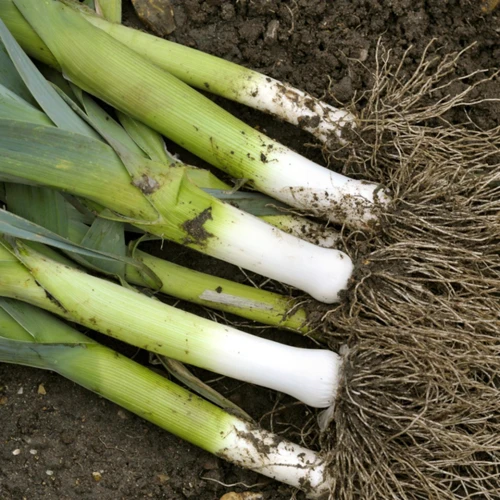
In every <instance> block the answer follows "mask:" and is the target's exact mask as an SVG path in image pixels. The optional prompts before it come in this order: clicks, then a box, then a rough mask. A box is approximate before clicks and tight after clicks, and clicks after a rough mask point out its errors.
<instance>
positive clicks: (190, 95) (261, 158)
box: [0, 0, 389, 230]
mask: <svg viewBox="0 0 500 500" xmlns="http://www.w3.org/2000/svg"><path fill="white" fill-rule="evenodd" d="M16 7H17V8H16ZM18 9H19V10H18ZM0 15H1V18H2V19H3V20H4V22H5V23H6V24H7V26H8V27H9V28H10V29H11V30H12V32H13V34H14V36H16V37H17V38H18V39H19V41H20V42H21V44H22V45H23V47H24V48H25V50H26V51H27V52H28V53H30V54H31V55H32V56H34V57H40V53H41V52H43V53H44V55H43V56H42V57H41V59H42V60H43V61H45V62H51V63H53V64H54V63H55V64H54V66H55V67H57V68H60V69H61V70H62V71H63V73H64V75H65V76H66V78H68V79H70V80H71V81H72V82H74V83H75V84H77V85H78V86H79V87H80V88H82V89H83V90H85V91H87V92H89V93H90V94H92V95H94V96H96V97H99V98H100V99H102V100H103V101H105V102H107V103H108V104H110V105H112V106H113V107H115V108H117V109H118V110H120V111H122V112H124V113H126V114H129V115H131V116H133V117H135V118H137V119H138V120H140V121H141V122H143V123H145V124H146V125H148V126H151V127H152V128H154V129H156V130H158V131H159V132H161V133H162V134H164V135H165V136H167V137H169V138H170V139H172V140H173V141H174V142H176V143H178V144H179V145H181V146H182V147H184V148H186V149H188V150H190V151H191V152H193V153H195V154H197V155H198V156H200V157H201V158H203V159H204V160H206V161H208V162H209V163H211V164H212V165H214V166H216V167H218V168H220V169H222V170H223V171H225V172H227V173H229V174H230V175H232V176H233V177H235V178H238V179H247V180H248V182H249V183H250V184H251V185H252V186H254V187H255V188H256V189H257V190H259V191H262V192H264V193H266V194H268V195H270V196H272V197H273V198H276V199H278V200H280V201H283V202H284V203H287V204H288V205H290V206H293V207H296V208H298V209H301V210H306V211H308V212H310V213H312V214H314V215H317V216H320V217H326V218H329V219H330V220H332V221H336V222H341V223H345V224H347V225H348V226H352V227H356V228H360V227H361V228H366V227H367V226H370V225H372V224H373V223H375V222H376V221H377V217H378V211H379V209H380V208H381V207H380V205H382V206H385V205H386V204H387V203H388V202H389V198H388V196H387V195H386V194H385V192H384V191H383V190H381V189H380V188H379V186H378V185H375V184H372V183H369V182H366V181H360V180H354V179H350V178H347V177H345V176H343V175H340V174H338V173H335V172H332V171H330V170H328V169H326V168H323V167H321V166H319V165H317V164H315V163H313V162H311V161H310V160H307V159H306V158H304V157H302V156H300V155H299V154H297V153H295V152H293V151H291V150H289V149H288V148H286V147H284V146H283V145H281V144H279V143H277V142H276V141H273V140H272V139H270V138H268V137H266V136H265V135H263V134H261V133H260V132H258V131H256V130H255V129H253V128H251V127H249V126H248V125H246V124H244V123H243V122H241V121H240V120H238V119H236V118H235V117H233V116H232V115H231V114H229V113H227V112H226V111H224V110H222V109H221V108H219V107H218V106H217V105H216V104H214V103H213V102H212V101H210V100H209V99H207V98H205V97H204V96H202V95H201V94H199V93H198V92H196V91H195V90H193V89H192V88H191V87H189V86H188V85H187V84H185V83H183V82H181V81H180V80H178V79H177V78H176V77H175V76H173V75H172V74H170V73H168V72H166V71H165V70H162V69H161V68H159V67H158V66H156V65H154V64H153V63H151V62H150V61H148V60H146V59H144V58H143V57H142V56H140V55H139V54H137V53H136V52H134V51H133V50H132V49H130V48H128V47H127V46H125V45H124V44H123V43H121V42H119V41H117V40H115V39H114V38H113V37H112V36H110V35H108V34H107V33H105V32H104V31H103V30H101V29H99V28H97V27H95V26H93V25H92V24H91V23H90V22H88V21H87V19H86V18H85V17H84V16H83V15H82V14H81V13H80V12H79V11H77V10H75V9H74V8H72V7H68V6H67V5H64V4H63V3H61V2H60V1H55V0H1V1H0ZM30 26H31V28H30ZM40 42H42V45H40ZM45 52H47V54H45ZM49 54H50V55H49ZM248 229H249V230H251V228H250V227H249V228H248Z"/></svg>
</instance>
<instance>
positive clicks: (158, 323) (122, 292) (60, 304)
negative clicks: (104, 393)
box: [0, 238, 342, 408]
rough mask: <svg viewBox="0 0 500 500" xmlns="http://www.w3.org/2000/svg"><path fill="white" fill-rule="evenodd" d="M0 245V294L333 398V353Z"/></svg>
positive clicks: (253, 378)
mask: <svg viewBox="0 0 500 500" xmlns="http://www.w3.org/2000/svg"><path fill="white" fill-rule="evenodd" d="M35 239H36V238H35ZM9 241H10V243H9ZM0 245H1V246H0V267H1V273H0V296H4V297H9V298H14V299H18V300H22V301H24V302H28V303H31V304H32V305H35V306H38V307H41V308H42V309H46V310H47V311H49V312H52V313H55V314H57V315H59V316H62V317H64V318H66V319H68V320H71V321H74V322H76V323H78V324H80V325H82V326H85V327H87V328H91V329H94V330H97V331H99V332H101V333H103V334H105V335H109V336H111V337H115V338H118V339H120V340H122V341H124V342H127V343H129V344H132V345H135V346H137V347H140V348H142V349H145V350H149V351H150V352H154V353H157V354H161V355H165V356H167V357H169V358H172V359H175V360H177V361H180V362H182V363H188V364H191V365H194V366H198V367H200V368H204V369H207V370H210V371H213V372H216V373H220V374H222V375H226V376H229V377H233V378H237V379H239V380H243V381H245V382H250V383H254V384H257V385H261V386H264V387H268V388H271V389H275V390H278V391H282V392H285V393H287V394H290V395H292V396H294V397H296V398H298V399H300V400H301V401H303V402H304V403H306V404H308V405H310V406H314V407H318V408H326V407H329V406H331V405H332V404H333V402H334V400H335V396H336V392H337V387H338V384H339V380H340V376H341V375H340V374H341V367H342V363H341V358H340V357H339V356H338V355H337V354H335V353H334V352H332V351H329V350H326V349H304V348H297V347H291V346H287V345H282V344H279V343H277V342H273V341H270V340H266V339H263V338H259V337H256V336H253V335H250V334H247V333H244V332H241V331H239V330H237V329H235V328H232V327H230V326H227V325H221V324H219V323H215V322H213V321H210V320H207V319H204V318H200V317H198V316H195V315H194V314H190V313H187V312H185V311H181V310H178V309H176V308H174V307H171V306H168V305H166V304H163V303H161V302H159V301H157V300H155V299H152V298H149V297H146V296H144V295H142V294H140V293H137V292H136V291H135V290H132V289H128V288H125V287H122V286H120V285H118V284H115V283H111V282H109V281H106V280H103V279H100V278H97V277H94V276H91V275H89V274H87V273H85V272H82V271H80V270H78V269H76V268H74V267H72V266H70V265H68V263H67V262H66V261H65V262H64V263H62V262H59V261H58V260H53V259H52V258H50V257H48V256H47V252H44V254H42V253H39V252H37V251H35V250H33V248H32V247H30V246H28V245H26V244H24V243H23V242H22V241H19V240H17V239H16V240H13V241H12V240H10V239H9V240H7V239H3V240H0ZM39 246H40V245H39Z"/></svg>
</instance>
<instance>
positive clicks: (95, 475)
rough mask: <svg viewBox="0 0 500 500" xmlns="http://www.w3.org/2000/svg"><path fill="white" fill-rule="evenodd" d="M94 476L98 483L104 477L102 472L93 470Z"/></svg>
mask: <svg viewBox="0 0 500 500" xmlns="http://www.w3.org/2000/svg"><path fill="white" fill-rule="evenodd" d="M92 477H93V478H94V481H95V482H96V483H98V482H99V481H100V480H101V479H102V474H101V473H100V472H97V471H96V472H92Z"/></svg>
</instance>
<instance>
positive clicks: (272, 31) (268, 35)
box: [264, 19, 280, 44]
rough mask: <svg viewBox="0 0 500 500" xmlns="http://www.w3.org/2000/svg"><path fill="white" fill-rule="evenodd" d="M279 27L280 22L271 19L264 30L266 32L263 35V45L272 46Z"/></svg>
mask: <svg viewBox="0 0 500 500" xmlns="http://www.w3.org/2000/svg"><path fill="white" fill-rule="evenodd" d="M279 27H280V22H279V21H278V20H277V19H273V20H272V21H271V22H270V23H269V24H268V25H267V28H266V32H265V33H264V43H266V44H272V43H274V42H275V41H276V38H277V37H278V30H279Z"/></svg>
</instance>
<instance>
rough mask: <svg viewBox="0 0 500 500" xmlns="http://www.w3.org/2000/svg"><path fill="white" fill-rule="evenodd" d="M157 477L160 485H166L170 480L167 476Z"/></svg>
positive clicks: (160, 475) (159, 475)
mask: <svg viewBox="0 0 500 500" xmlns="http://www.w3.org/2000/svg"><path fill="white" fill-rule="evenodd" d="M156 477H157V478H158V481H159V482H160V484H163V483H166V482H167V481H168V480H169V479H170V478H169V477H168V476H167V475H166V474H158V475H157V476H156Z"/></svg>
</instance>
